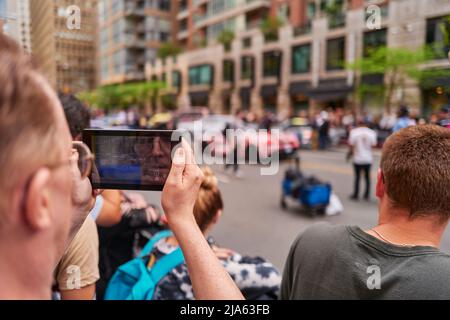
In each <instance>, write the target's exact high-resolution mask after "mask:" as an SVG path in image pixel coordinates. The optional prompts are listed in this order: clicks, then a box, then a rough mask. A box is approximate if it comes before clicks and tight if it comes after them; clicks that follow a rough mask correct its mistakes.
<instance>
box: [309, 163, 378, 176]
mask: <svg viewBox="0 0 450 320" xmlns="http://www.w3.org/2000/svg"><path fill="white" fill-rule="evenodd" d="M301 167H302V169H310V170H319V171H323V172H331V173H337V174H343V175H346V176H353V168H352V167H348V168H344V167H341V166H337V165H333V164H320V163H314V162H308V161H303V162H302V163H301ZM372 177H373V178H376V177H377V171H373V170H372Z"/></svg>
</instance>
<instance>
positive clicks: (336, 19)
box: [328, 12, 347, 29]
mask: <svg viewBox="0 0 450 320" xmlns="http://www.w3.org/2000/svg"><path fill="white" fill-rule="evenodd" d="M346 22H347V14H346V13H345V12H339V13H336V14H333V15H328V28H329V29H337V28H343V27H345V25H346Z"/></svg>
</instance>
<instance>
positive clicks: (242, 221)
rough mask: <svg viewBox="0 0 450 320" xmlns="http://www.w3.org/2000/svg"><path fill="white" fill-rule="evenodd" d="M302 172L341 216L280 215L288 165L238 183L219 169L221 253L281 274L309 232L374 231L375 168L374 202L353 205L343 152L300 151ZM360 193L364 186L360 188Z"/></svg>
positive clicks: (448, 242) (254, 172) (449, 248)
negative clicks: (330, 195) (319, 227)
mask: <svg viewBox="0 0 450 320" xmlns="http://www.w3.org/2000/svg"><path fill="white" fill-rule="evenodd" d="M301 157H302V164H301V167H302V171H303V172H304V173H305V174H307V175H315V176H317V177H318V178H320V179H321V180H323V181H327V182H330V183H331V184H332V186H333V190H334V192H335V193H336V194H337V195H338V196H339V198H340V199H341V201H342V203H343V205H344V213H343V214H342V215H339V216H331V217H324V216H317V217H315V218H313V217H310V216H309V215H307V214H305V213H304V212H302V211H301V210H300V209H299V207H298V206H297V207H295V206H293V205H292V206H291V207H290V208H289V210H287V211H284V210H282V209H281V208H280V196H281V181H282V179H283V175H284V172H285V169H286V168H288V166H289V164H287V163H284V164H283V165H282V167H281V168H280V171H279V173H278V175H276V176H261V175H260V170H259V168H258V167H256V166H248V167H246V168H245V169H244V170H243V171H244V176H243V177H242V178H241V179H237V178H234V177H231V176H229V175H226V174H224V172H223V170H222V168H220V167H217V168H214V169H216V170H215V171H216V173H217V176H218V178H219V180H220V182H221V183H220V188H221V190H222V192H223V196H224V202H225V210H224V213H223V216H222V219H221V220H220V222H219V224H218V225H217V227H216V228H215V229H214V231H213V233H212V235H213V236H214V237H215V239H216V240H217V242H218V243H219V244H220V245H221V246H224V247H228V248H232V249H235V250H237V251H238V252H240V253H242V254H245V255H251V256H262V257H265V258H267V259H268V260H270V261H271V262H272V263H274V264H275V265H276V266H277V267H278V268H279V269H280V270H282V268H283V266H284V262H285V259H286V257H287V254H288V252H289V248H290V245H291V243H292V241H293V240H294V239H295V238H296V236H297V235H298V234H299V233H300V232H302V231H303V230H304V229H305V228H307V227H308V226H310V225H312V224H314V223H317V222H320V221H326V222H329V223H332V224H350V225H358V226H360V227H362V228H369V227H372V226H374V224H375V223H376V221H377V202H376V198H375V191H374V189H375V181H376V173H377V168H378V163H379V158H380V157H379V152H378V154H377V156H376V165H375V166H374V167H373V169H372V176H373V186H372V200H371V202H366V201H362V200H360V201H359V202H352V201H350V199H349V195H350V194H351V192H352V185H353V172H352V167H351V165H350V164H348V163H347V162H346V161H345V150H336V151H328V152H317V151H314V152H313V151H302V152H301ZM361 187H363V184H361ZM146 196H147V198H148V199H149V200H150V201H152V202H153V203H159V194H157V193H147V194H146ZM442 249H443V250H444V251H445V252H447V253H450V232H449V231H447V233H446V235H445V237H444V242H443V244H442Z"/></svg>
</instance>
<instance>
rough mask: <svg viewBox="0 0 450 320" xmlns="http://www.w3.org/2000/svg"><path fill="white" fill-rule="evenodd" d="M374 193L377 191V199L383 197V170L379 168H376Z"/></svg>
mask: <svg viewBox="0 0 450 320" xmlns="http://www.w3.org/2000/svg"><path fill="white" fill-rule="evenodd" d="M376 193H377V198H379V199H381V198H383V196H384V193H385V185H384V176H383V171H381V169H379V170H378V176H377V190H376Z"/></svg>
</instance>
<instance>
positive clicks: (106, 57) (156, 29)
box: [98, 0, 178, 85]
mask: <svg viewBox="0 0 450 320" xmlns="http://www.w3.org/2000/svg"><path fill="white" fill-rule="evenodd" d="M177 9H178V5H177V1H169V0H100V1H99V19H100V22H99V25H100V28H99V29H100V40H99V54H98V61H99V66H100V84H101V85H108V84H117V83H124V82H129V81H142V80H145V64H146V62H150V63H151V62H154V61H156V58H157V51H158V48H159V47H160V46H161V44H162V43H165V42H169V41H170V42H171V41H173V37H174V28H173V25H174V23H173V22H174V20H173V17H174V13H175V11H176V10H177Z"/></svg>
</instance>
